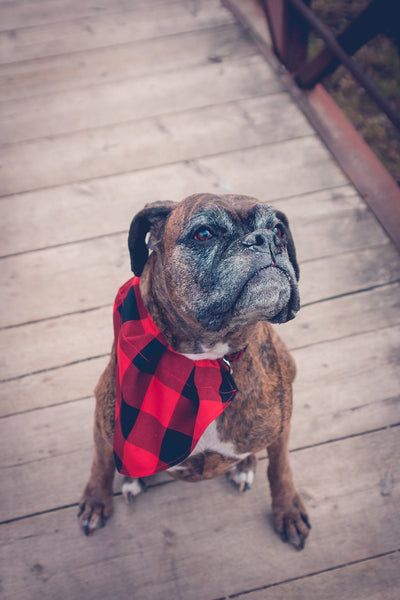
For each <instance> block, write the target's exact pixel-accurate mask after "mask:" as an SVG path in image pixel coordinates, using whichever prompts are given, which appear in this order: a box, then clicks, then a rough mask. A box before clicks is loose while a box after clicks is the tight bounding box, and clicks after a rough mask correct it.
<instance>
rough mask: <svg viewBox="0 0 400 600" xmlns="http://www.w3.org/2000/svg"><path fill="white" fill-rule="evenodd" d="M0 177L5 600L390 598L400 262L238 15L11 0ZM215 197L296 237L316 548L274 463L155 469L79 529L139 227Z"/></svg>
mask: <svg viewBox="0 0 400 600" xmlns="http://www.w3.org/2000/svg"><path fill="white" fill-rule="evenodd" d="M150 6H151V9H150V10H149V7H150ZM0 167H1V169H0V190H1V192H0V194H1V197H0V265H1V269H2V275H3V285H2V289H1V293H0V305H1V311H0V314H1V317H0V347H1V349H2V360H1V364H0V403H1V407H0V455H1V464H0V467H1V476H2V485H1V502H0V522H1V527H0V536H1V539H2V546H1V552H2V554H3V561H2V564H3V565H4V568H3V572H2V590H1V592H0V597H1V598H4V600H11V599H12V600H14V598H18V599H20V600H25V599H26V600H28V599H29V600H39V599H40V600H46V599H47V598H49V599H50V598H51V599H52V600H53V598H59V599H60V600H67V599H69V598H72V597H73V598H85V599H87V600H90V599H91V598H93V599H96V600H103V599H104V600H108V599H109V598H110V597H125V596H129V597H131V598H133V599H134V600H157V599H158V598H160V599H161V598H162V599H163V600H169V599H171V600H172V599H174V600H175V599H182V600H192V599H193V600H199V598H201V599H202V600H216V599H217V598H218V599H222V598H227V597H230V596H231V595H234V597H237V598H243V600H245V598H248V599H249V600H261V598H263V599H264V598H265V599H267V600H268V599H269V598H271V600H279V599H280V598H299V599H300V598H309V599H310V600H314V599H317V598H318V600H320V599H323V600H325V599H327V600H330V599H331V598H332V600H333V599H334V598H335V599H336V598H340V597H351V598H352V599H353V598H354V599H355V600H357V599H358V598H360V599H361V598H365V597H367V596H368V597H369V598H371V599H372V600H378V598H379V600H380V599H381V598H385V599H387V600H394V598H397V595H398V587H399V583H400V581H399V556H400V554H399V550H400V543H399V539H400V529H399V523H400V519H399V516H400V514H399V512H400V510H399V493H400V492H399V490H400V487H399V484H398V481H399V480H400V473H399V465H400V461H399V458H400V456H399V443H398V441H399V423H400V396H399V389H400V375H399V374H400V368H399V367H400V351H399V349H400V317H399V315H400V311H399V297H400V294H399V285H400V259H399V255H398V253H397V252H396V250H395V249H394V247H393V245H392V244H391V242H390V241H389V239H388V238H387V236H386V234H385V232H384V231H383V230H382V228H381V227H380V225H379V224H378V222H377V221H376V219H375V218H374V216H373V215H372V213H371V212H370V210H369V209H368V208H367V207H366V205H365V204H364V202H363V201H362V200H361V198H360V197H359V195H358V194H357V192H356V190H355V189H354V187H353V186H352V185H351V184H350V183H349V181H348V180H347V178H346V177H345V176H344V175H343V172H342V171H341V170H340V169H339V167H338V165H337V164H336V163H335V162H334V160H333V159H332V157H331V155H330V154H329V152H328V151H327V150H326V148H325V147H324V146H323V144H322V142H321V141H320V139H319V138H318V136H317V135H316V133H315V132H314V130H313V129H312V128H311V126H310V125H309V123H308V122H307V120H306V119H305V117H304V115H303V114H302V113H301V111H300V109H299V107H298V106H297V105H296V104H295V103H294V101H293V99H291V98H290V97H289V94H288V93H287V90H286V84H285V78H284V77H283V78H281V77H280V76H279V74H277V72H276V70H274V69H273V68H272V66H271V65H269V64H268V62H266V61H265V59H264V58H263V57H262V56H261V54H260V53H259V51H258V49H257V46H256V45H255V44H254V43H253V42H252V40H251V37H250V36H249V35H248V32H246V31H245V30H244V29H242V27H241V25H240V24H239V23H237V22H236V21H235V18H234V17H233V15H232V14H231V13H230V12H229V11H228V10H226V9H225V8H224V7H223V6H222V3H221V2H219V1H218V0H171V1H167V0H118V2H115V0H101V1H100V2H98V3H93V2H91V1H89V0H80V1H78V0H14V1H13V2H9V1H8V0H7V1H6V0H0ZM206 190H209V191H215V192H217V193H218V192H219V193H232V192H236V193H247V194H250V195H254V196H257V197H259V198H260V199H261V200H263V201H266V202H269V203H271V204H275V205H276V206H278V207H279V208H280V209H281V210H283V211H284V212H285V213H286V214H287V215H288V217H289V220H290V223H291V227H292V230H293V233H294V237H295V240H296V247H297V251H298V256H299V259H300V266H301V288H300V290H301V297H302V303H303V309H302V311H301V312H300V314H299V317H298V318H297V319H295V320H294V321H292V322H290V323H288V324H286V325H284V326H281V327H280V329H279V331H280V334H281V335H282V337H283V338H284V340H285V341H286V343H287V344H288V346H289V347H290V348H291V349H292V351H293V355H294V357H295V360H296V363H297V367H298V376H297V379H296V382H295V389H294V391H295V408H294V416H293V427H292V438H291V457H292V465H293V470H294V473H295V479H296V482H297V484H298V487H299V490H300V492H301V493H302V494H303V496H304V498H305V501H306V503H307V506H308V508H309V511H310V514H311V520H312V524H313V529H312V532H311V536H310V539H309V542H308V544H307V547H306V549H305V550H304V551H303V552H302V553H296V552H294V551H293V550H292V549H291V548H289V547H287V546H286V545H284V544H282V543H281V542H280V540H279V539H278V538H277V537H276V535H275V534H274V532H273V530H272V527H271V523H270V519H271V516H270V500H269V494H268V487H267V484H266V481H265V468H266V465H267V460H266V457H265V453H260V460H259V467H258V473H257V477H256V483H255V485H254V488H253V489H252V490H251V491H250V492H248V493H247V494H245V495H244V496H240V495H237V494H236V493H235V491H234V490H233V489H232V488H231V486H230V484H229V482H227V481H226V480H225V479H224V478H222V479H220V480H215V481H209V482H203V483H201V484H197V485H187V484H183V483H180V482H174V481H171V480H169V479H166V476H165V475H161V476H158V477H156V478H154V479H153V480H152V482H151V484H150V486H149V491H148V493H147V494H146V495H145V496H143V497H140V498H138V499H137V502H135V504H134V505H133V506H129V507H127V506H125V505H124V503H123V501H122V498H121V495H120V492H119V490H120V484H121V478H120V477H117V478H116V482H115V493H116V496H115V513H114V515H113V517H112V519H111V520H110V522H109V523H108V525H107V527H106V528H105V529H104V530H101V531H99V532H97V533H96V535H95V536H94V537H93V538H91V539H87V538H85V537H84V536H82V535H81V533H80V531H79V528H78V525H77V523H76V517H75V514H76V510H77V502H78V500H79V496H80V494H81V491H82V488H83V485H84V483H85V481H86V478H87V474H88V469H89V466H90V462H91V454H92V440H91V438H92V413H93V405H94V400H93V396H92V390H93V387H94V385H95V383H96V381H97V378H98V376H99V374H100V372H101V370H102V369H103V367H104V366H105V364H106V361H107V355H108V353H109V349H110V345H111V339H112V323H111V307H112V302H113V298H114V295H115V292H116V289H117V287H118V286H119V285H120V284H121V283H122V282H123V281H124V280H126V279H127V278H128V277H129V276H130V272H129V257H128V253H127V242H126V238H127V231H128V227H129V223H130V220H131V218H132V216H133V215H134V214H135V212H136V211H137V210H139V209H140V208H141V207H143V206H144V204H146V203H147V202H151V201H153V200H159V199H173V200H179V199H181V198H183V197H185V196H187V195H189V194H191V193H193V192H196V191H206ZM205 574H207V577H206V578H205Z"/></svg>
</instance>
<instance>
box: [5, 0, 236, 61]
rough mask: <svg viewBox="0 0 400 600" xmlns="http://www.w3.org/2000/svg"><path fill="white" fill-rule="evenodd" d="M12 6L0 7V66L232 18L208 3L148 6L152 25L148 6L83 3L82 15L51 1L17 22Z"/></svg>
mask: <svg viewBox="0 0 400 600" xmlns="http://www.w3.org/2000/svg"><path fill="white" fill-rule="evenodd" d="M12 4H13V10H12V11H8V14H7V11H6V10H5V7H4V3H3V6H2V5H1V4H0V10H1V15H2V23H1V28H2V29H3V30H4V29H6V27H7V29H6V30H5V31H0V61H1V63H10V62H11V63H13V62H16V61H22V60H32V59H37V58H43V57H46V56H52V55H59V54H67V53H71V52H78V51H82V50H90V49H93V48H102V47H106V46H113V45H116V44H126V43H129V42H133V41H137V40H144V39H148V38H154V37H161V36H165V35H171V34H178V33H184V32H187V31H192V30H193V29H196V30H200V29H202V28H206V27H214V26H218V25H223V24H227V23H231V22H232V21H233V17H232V14H231V13H230V12H229V11H227V10H225V9H224V8H223V7H222V6H221V5H220V4H219V3H218V2H215V1H214V0H201V1H199V0H197V1H196V2H195V3H193V1H192V0H178V1H176V0H175V1H174V0H171V1H169V2H165V1H155V0H151V9H152V11H154V12H155V14H156V15H157V18H156V19H149V14H148V11H147V10H146V9H147V8H148V5H149V2H147V4H146V3H145V2H132V1H130V2H126V3H125V5H126V7H125V10H124V7H123V6H122V4H121V3H120V2H109V3H108V5H107V4H106V3H105V2H102V3H101V4H102V5H101V6H96V7H94V6H93V5H91V4H90V3H88V4H87V5H86V7H85V6H82V7H81V11H82V12H80V11H77V10H76V6H73V7H72V6H71V5H69V6H68V2H57V1H55V2H54V1H53V2H51V3H48V5H47V6H46V7H45V5H44V3H43V2H41V3H39V2H35V5H36V7H35V8H36V11H34V10H32V7H33V6H34V5H32V3H31V6H30V7H28V6H27V7H26V8H27V9H28V10H29V8H30V10H31V14H30V15H29V14H28V11H26V12H25V13H24V15H23V19H22V20H18V13H19V11H20V10H21V9H22V6H21V4H20V3H18V2H16V1H14V2H13V3H12ZM57 5H58V6H57ZM54 6H57V8H58V10H57V11H54ZM13 23H14V24H15V27H14V28H13Z"/></svg>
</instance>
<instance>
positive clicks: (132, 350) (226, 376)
mask: <svg viewBox="0 0 400 600" xmlns="http://www.w3.org/2000/svg"><path fill="white" fill-rule="evenodd" d="M139 282H140V279H139V277H133V278H132V279H130V280H129V281H127V282H126V283H125V285H123V286H122V287H121V288H120V290H119V292H118V294H117V297H116V300H115V305H114V334H115V350H116V356H117V365H116V392H117V398H116V411H115V433H114V458H115V464H116V467H117V469H118V471H119V472H120V473H122V474H123V475H128V476H130V477H145V476H148V475H152V474H154V473H157V472H158V471H163V470H165V469H168V468H169V467H172V466H173V465H176V464H178V463H180V462H181V461H183V460H184V459H185V458H187V457H188V456H189V454H190V453H191V452H192V451H193V449H194V448H195V446H196V444H197V442H198V441H199V439H200V437H201V435H202V434H203V432H204V431H205V429H206V428H207V427H208V426H209V425H210V423H211V422H212V421H214V419H216V418H217V417H218V416H219V415H220V414H221V413H222V412H223V411H224V410H225V409H226V408H227V407H228V406H229V404H230V403H231V402H232V400H233V398H234V396H235V394H236V392H237V389H236V385H235V382H234V380H233V378H232V375H231V374H230V372H229V368H228V367H227V366H226V364H225V363H224V360H223V359H220V360H196V361H193V360H190V359H189V358H187V357H186V356H183V355H182V354H178V353H177V352H175V351H174V350H173V349H172V348H171V347H169V346H168V345H167V343H166V341H165V339H164V337H163V335H162V333H161V332H160V331H159V330H158V329H157V326H156V325H155V323H154V321H153V320H152V318H151V317H150V315H149V313H148V312H147V309H146V307H145V306H144V303H143V300H142V297H141V295H140V290H139ZM235 358H236V357H235Z"/></svg>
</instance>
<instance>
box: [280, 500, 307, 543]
mask: <svg viewBox="0 0 400 600" xmlns="http://www.w3.org/2000/svg"><path fill="white" fill-rule="evenodd" d="M273 513H274V526H275V529H276V531H277V532H278V533H279V535H280V536H281V539H282V540H283V541H284V542H289V543H290V544H292V545H293V546H294V547H295V548H296V549H297V550H302V549H303V548H304V546H305V543H306V539H307V536H308V534H309V533H310V529H311V525H310V521H309V519H308V515H307V511H306V509H305V507H304V504H303V502H302V501H301V498H300V496H299V495H298V494H295V496H294V497H293V499H292V500H291V501H288V502H284V503H282V504H275V505H274V507H273Z"/></svg>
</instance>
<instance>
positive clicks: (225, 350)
mask: <svg viewBox="0 0 400 600" xmlns="http://www.w3.org/2000/svg"><path fill="white" fill-rule="evenodd" d="M225 354H229V346H228V344H223V343H219V344H216V346H213V348H204V347H203V348H202V352H201V353H199V354H184V355H183V356H186V357H187V358H190V360H207V359H208V360H216V359H217V358H222V357H223V356H225Z"/></svg>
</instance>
